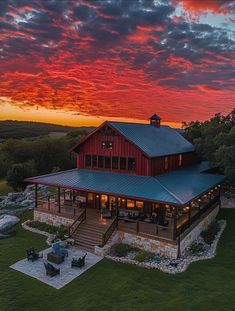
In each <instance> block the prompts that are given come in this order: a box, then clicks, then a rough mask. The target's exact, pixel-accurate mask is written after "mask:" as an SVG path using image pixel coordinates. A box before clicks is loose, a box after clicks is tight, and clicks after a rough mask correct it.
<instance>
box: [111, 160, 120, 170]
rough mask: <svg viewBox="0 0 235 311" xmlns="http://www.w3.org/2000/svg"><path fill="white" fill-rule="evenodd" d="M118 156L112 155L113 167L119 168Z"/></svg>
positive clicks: (114, 168)
mask: <svg viewBox="0 0 235 311" xmlns="http://www.w3.org/2000/svg"><path fill="white" fill-rule="evenodd" d="M118 162H119V161H118V157H112V169H113V170H117V169H118Z"/></svg>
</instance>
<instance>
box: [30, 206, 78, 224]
mask: <svg viewBox="0 0 235 311" xmlns="http://www.w3.org/2000/svg"><path fill="white" fill-rule="evenodd" d="M34 220H36V221H40V222H45V223H46V224H48V225H52V226H55V227H60V226H65V227H68V226H70V225H71V224H72V223H73V219H69V218H65V217H62V216H58V215H54V214H49V213H44V212H41V211H37V210H36V209H35V210H34Z"/></svg>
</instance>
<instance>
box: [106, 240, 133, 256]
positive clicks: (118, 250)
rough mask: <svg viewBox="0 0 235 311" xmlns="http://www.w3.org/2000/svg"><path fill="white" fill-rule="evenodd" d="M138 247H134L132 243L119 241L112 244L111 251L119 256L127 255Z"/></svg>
mask: <svg viewBox="0 0 235 311" xmlns="http://www.w3.org/2000/svg"><path fill="white" fill-rule="evenodd" d="M136 250H137V248H135V247H132V246H131V245H128V244H124V243H118V244H115V245H113V246H112V248H111V253H112V254H113V255H114V256H117V257H125V256H126V255H127V254H128V253H129V252H133V251H136Z"/></svg>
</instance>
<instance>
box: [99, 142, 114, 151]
mask: <svg viewBox="0 0 235 311" xmlns="http://www.w3.org/2000/svg"><path fill="white" fill-rule="evenodd" d="M101 149H106V150H112V149H113V142H112V141H110V140H105V141H102V142H101Z"/></svg>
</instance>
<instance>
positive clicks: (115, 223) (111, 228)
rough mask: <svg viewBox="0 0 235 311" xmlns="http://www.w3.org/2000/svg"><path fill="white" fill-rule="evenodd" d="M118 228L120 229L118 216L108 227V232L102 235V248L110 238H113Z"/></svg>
mask: <svg viewBox="0 0 235 311" xmlns="http://www.w3.org/2000/svg"><path fill="white" fill-rule="evenodd" d="M117 227H118V217H117V216H116V217H115V218H114V220H113V221H112V223H111V224H110V226H109V227H108V229H107V230H106V232H105V233H103V235H102V246H104V245H105V244H106V243H107V242H108V240H109V238H110V237H111V235H112V234H113V232H114V231H115V229H117Z"/></svg>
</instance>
